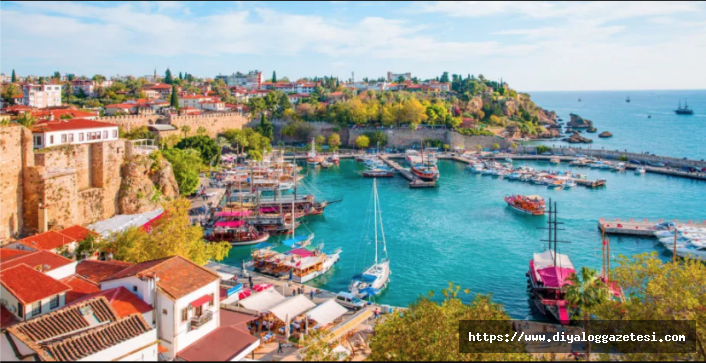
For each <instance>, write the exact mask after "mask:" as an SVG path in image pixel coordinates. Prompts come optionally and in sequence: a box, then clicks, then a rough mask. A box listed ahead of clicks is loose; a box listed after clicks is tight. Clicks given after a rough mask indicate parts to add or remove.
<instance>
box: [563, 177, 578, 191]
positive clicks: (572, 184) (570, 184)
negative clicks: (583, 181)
mask: <svg viewBox="0 0 706 363" xmlns="http://www.w3.org/2000/svg"><path fill="white" fill-rule="evenodd" d="M577 185H578V184H576V181H574V180H572V179H567V180H566V181H565V182H564V189H571V188H576V186H577Z"/></svg>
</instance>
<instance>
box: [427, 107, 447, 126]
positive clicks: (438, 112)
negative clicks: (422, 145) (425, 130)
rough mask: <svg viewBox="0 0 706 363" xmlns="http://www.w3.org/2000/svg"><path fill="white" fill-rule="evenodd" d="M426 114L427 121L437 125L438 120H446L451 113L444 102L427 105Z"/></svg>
mask: <svg viewBox="0 0 706 363" xmlns="http://www.w3.org/2000/svg"><path fill="white" fill-rule="evenodd" d="M426 115H427V122H428V123H429V124H431V125H435V124H436V123H437V122H441V121H445V120H446V117H447V116H448V115H449V110H447V109H446V107H444V105H442V104H433V105H429V106H427V109H426Z"/></svg>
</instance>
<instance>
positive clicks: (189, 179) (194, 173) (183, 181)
mask: <svg viewBox="0 0 706 363" xmlns="http://www.w3.org/2000/svg"><path fill="white" fill-rule="evenodd" d="M152 155H154V157H153V158H157V157H158V156H157V155H159V154H157V152H154V153H152ZM161 155H162V156H164V158H165V159H167V161H169V163H170V164H172V171H173V172H174V179H176V182H177V185H179V194H181V195H191V194H193V193H194V192H195V191H196V189H197V188H198V186H199V183H200V181H199V171H200V170H201V167H202V165H203V164H202V161H201V158H200V157H199V154H198V153H189V152H186V151H184V150H181V149H177V148H172V149H167V150H163V151H162V152H161Z"/></svg>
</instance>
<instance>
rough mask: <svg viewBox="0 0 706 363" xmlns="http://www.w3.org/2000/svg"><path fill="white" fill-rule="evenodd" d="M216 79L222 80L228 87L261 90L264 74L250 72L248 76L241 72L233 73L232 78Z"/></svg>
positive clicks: (218, 77) (221, 77)
mask: <svg viewBox="0 0 706 363" xmlns="http://www.w3.org/2000/svg"><path fill="white" fill-rule="evenodd" d="M216 79H221V80H223V82H225V84H226V85H227V86H228V87H235V86H240V87H245V88H246V89H249V90H250V89H260V87H261V85H262V83H263V78H262V72H260V71H257V70H255V71H250V72H248V73H247V74H243V73H240V72H237V73H233V74H232V75H230V76H224V75H218V76H216Z"/></svg>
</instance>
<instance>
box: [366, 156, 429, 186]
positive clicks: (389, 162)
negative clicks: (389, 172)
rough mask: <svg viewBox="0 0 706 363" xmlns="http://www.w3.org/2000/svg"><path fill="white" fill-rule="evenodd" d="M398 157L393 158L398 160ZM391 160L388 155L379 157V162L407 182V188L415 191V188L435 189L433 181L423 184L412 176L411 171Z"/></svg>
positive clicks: (423, 182)
mask: <svg viewBox="0 0 706 363" xmlns="http://www.w3.org/2000/svg"><path fill="white" fill-rule="evenodd" d="M399 157H400V156H397V155H396V156H395V158H399ZM391 159H392V158H391V157H390V156H389V155H386V156H380V160H382V161H383V162H384V163H385V164H387V165H388V166H389V167H391V168H393V169H395V170H397V172H398V173H399V174H400V175H402V176H403V177H404V178H405V179H407V180H409V187H410V188H413V189H416V188H434V187H436V182H435V181H430V182H425V181H422V180H419V178H417V177H415V176H414V174H412V172H411V171H409V170H407V168H404V167H402V165H400V164H399V163H398V162H396V161H393V160H391Z"/></svg>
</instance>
